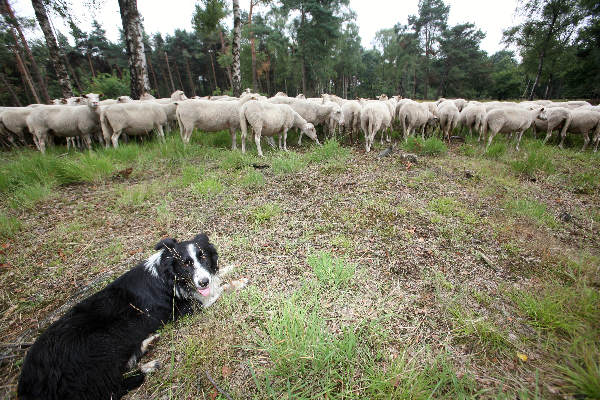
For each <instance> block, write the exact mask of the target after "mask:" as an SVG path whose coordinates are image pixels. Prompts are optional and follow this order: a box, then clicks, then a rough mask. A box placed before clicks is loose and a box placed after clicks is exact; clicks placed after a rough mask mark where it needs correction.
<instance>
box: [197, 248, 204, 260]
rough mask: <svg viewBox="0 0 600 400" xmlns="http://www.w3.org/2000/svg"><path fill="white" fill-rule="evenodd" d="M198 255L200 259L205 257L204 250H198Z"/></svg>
mask: <svg viewBox="0 0 600 400" xmlns="http://www.w3.org/2000/svg"><path fill="white" fill-rule="evenodd" d="M196 257H198V259H199V260H201V259H203V258H204V252H203V251H202V250H198V254H197V255H196Z"/></svg>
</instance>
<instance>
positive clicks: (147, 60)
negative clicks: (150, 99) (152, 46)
mask: <svg viewBox="0 0 600 400" xmlns="http://www.w3.org/2000/svg"><path fill="white" fill-rule="evenodd" d="M146 62H147V63H148V67H149V68H150V74H151V75H152V82H154V88H155V89H156V93H155V94H156V95H157V96H158V97H159V98H161V97H162V96H161V94H160V87H159V86H158V81H157V80H156V74H155V73H154V67H152V54H146Z"/></svg>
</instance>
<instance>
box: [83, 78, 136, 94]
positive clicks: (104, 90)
mask: <svg viewBox="0 0 600 400" xmlns="http://www.w3.org/2000/svg"><path fill="white" fill-rule="evenodd" d="M130 84H131V80H130V79H129V74H128V73H126V74H123V78H121V79H119V77H117V76H116V75H110V74H98V75H97V76H96V77H95V78H92V79H91V80H90V82H89V84H88V85H87V89H86V93H99V94H101V95H102V96H103V97H104V98H107V99H116V98H117V97H119V96H129V94H130V93H131V90H130Z"/></svg>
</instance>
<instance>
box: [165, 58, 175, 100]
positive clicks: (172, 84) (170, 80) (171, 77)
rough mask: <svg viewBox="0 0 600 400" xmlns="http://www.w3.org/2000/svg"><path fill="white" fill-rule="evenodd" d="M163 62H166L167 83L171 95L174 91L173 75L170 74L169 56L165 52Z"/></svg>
mask: <svg viewBox="0 0 600 400" xmlns="http://www.w3.org/2000/svg"><path fill="white" fill-rule="evenodd" d="M165 61H166V62H167V71H168V72H169V82H171V93H173V92H174V91H175V84H174V83H173V74H171V66H170V65H169V56H168V55H167V51H166V50H165Z"/></svg>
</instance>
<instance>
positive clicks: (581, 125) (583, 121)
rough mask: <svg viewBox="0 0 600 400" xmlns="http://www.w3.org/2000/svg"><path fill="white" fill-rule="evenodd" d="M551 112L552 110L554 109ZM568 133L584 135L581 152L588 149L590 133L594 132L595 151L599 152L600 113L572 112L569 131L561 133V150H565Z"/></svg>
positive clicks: (578, 110)
mask: <svg viewBox="0 0 600 400" xmlns="http://www.w3.org/2000/svg"><path fill="white" fill-rule="evenodd" d="M549 110H552V108H550V109H549ZM549 110H548V111H549ZM567 132H569V133H580V134H582V135H583V147H582V148H581V151H583V150H585V149H586V148H587V145H588V144H589V142H590V136H589V135H590V132H593V133H594V136H593V142H595V148H594V151H597V150H598V142H599V141H600V113H599V112H596V111H591V110H587V109H585V108H584V109H575V110H571V123H570V124H569V126H568V128H567V129H563V130H562V131H561V140H560V144H559V145H558V146H559V147H560V148H561V149H562V148H563V143H564V141H565V137H566V136H567Z"/></svg>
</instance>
